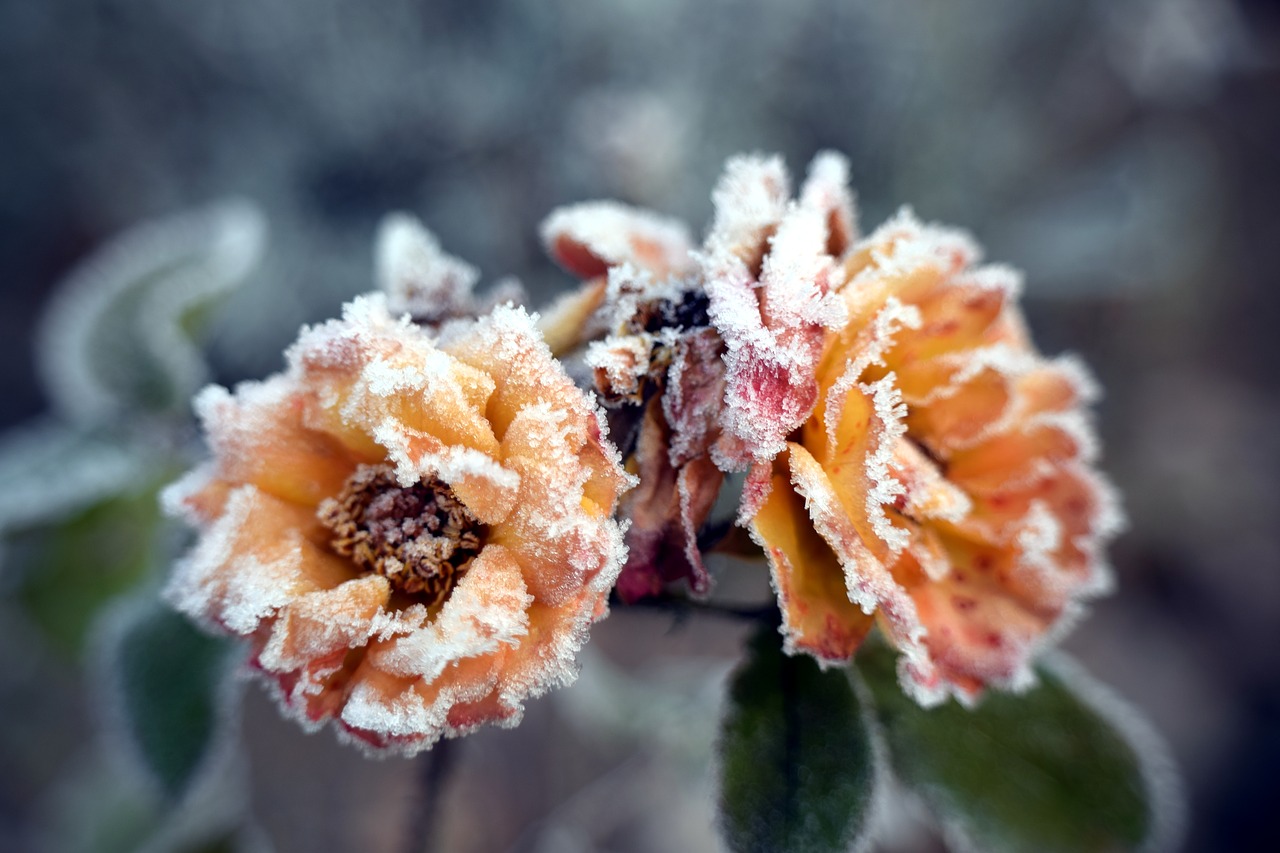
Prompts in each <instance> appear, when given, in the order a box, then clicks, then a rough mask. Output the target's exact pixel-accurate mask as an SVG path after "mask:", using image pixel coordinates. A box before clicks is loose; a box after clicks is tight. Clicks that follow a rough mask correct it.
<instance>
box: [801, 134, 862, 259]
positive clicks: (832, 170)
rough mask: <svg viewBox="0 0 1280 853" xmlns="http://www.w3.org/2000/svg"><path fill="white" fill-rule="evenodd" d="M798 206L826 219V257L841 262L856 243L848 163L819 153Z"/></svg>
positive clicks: (837, 155) (856, 219) (854, 209)
mask: <svg viewBox="0 0 1280 853" xmlns="http://www.w3.org/2000/svg"><path fill="white" fill-rule="evenodd" d="M800 204H801V205H802V206H803V207H807V208H810V209H812V210H816V211H818V212H819V213H820V214H821V215H822V216H823V217H824V218H825V219H826V227H827V246H826V253H827V254H828V255H830V256H831V257H833V258H837V259H839V258H843V257H844V255H845V253H846V252H848V251H849V250H850V249H851V248H853V245H854V243H855V242H856V241H857V239H858V215H857V211H856V206H855V204H854V199H853V191H852V190H850V189H849V161H848V160H847V159H845V157H844V156H843V155H841V154H837V153H836V152H834V151H822V152H820V153H819V154H818V155H817V156H816V157H814V158H813V162H812V163H810V164H809V174H808V176H807V177H806V178H805V181H804V186H803V187H801V188H800Z"/></svg>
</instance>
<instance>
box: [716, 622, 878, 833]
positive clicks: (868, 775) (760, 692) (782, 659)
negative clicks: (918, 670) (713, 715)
mask: <svg viewBox="0 0 1280 853" xmlns="http://www.w3.org/2000/svg"><path fill="white" fill-rule="evenodd" d="M781 646H782V641H781V638H780V637H779V636H778V633H777V631H776V630H774V629H773V628H766V629H764V630H762V631H761V632H760V633H759V634H758V635H757V636H756V637H755V638H754V639H753V640H752V641H751V644H750V646H749V656H748V658H747V660H746V662H745V664H744V665H743V666H742V667H741V668H740V669H739V670H738V672H737V673H736V674H735V675H734V677H733V680H732V683H731V685H730V688H729V703H728V711H727V713H726V716H725V719H724V722H723V728H722V733H721V739H720V773H721V780H720V823H721V828H722V830H723V832H724V836H725V840H726V841H727V842H728V844H729V847H730V848H731V849H733V850H735V851H782V853H789V852H790V851H815V853H816V852H817V851H847V850H851V849H856V848H858V847H859V846H860V845H863V844H865V843H866V841H867V833H868V831H869V829H870V823H871V820H870V818H871V811H872V804H873V801H874V795H875V785H876V766H875V760H876V750H875V749H874V747H873V740H872V737H873V736H872V733H871V732H870V730H869V729H868V727H867V725H866V719H865V716H864V712H863V709H862V706H861V703H860V702H859V701H858V699H857V697H856V696H855V695H854V692H853V690H852V688H851V686H850V683H849V681H848V678H847V677H846V676H845V674H844V673H842V672H837V671H830V672H823V671H822V670H820V669H819V668H818V665H817V664H816V663H814V661H813V660H812V659H810V658H808V657H794V658H792V657H787V656H786V655H784V654H783V653H782V648H781Z"/></svg>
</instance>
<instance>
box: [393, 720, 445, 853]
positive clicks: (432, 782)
mask: <svg viewBox="0 0 1280 853" xmlns="http://www.w3.org/2000/svg"><path fill="white" fill-rule="evenodd" d="M456 748H457V747H456V744H454V742H453V741H452V740H449V739H442V740H440V741H438V742H437V743H436V745H435V746H434V747H432V749H431V752H430V753H428V754H426V755H423V756H421V757H419V758H418V759H417V764H418V766H417V767H415V768H414V770H415V771H416V772H415V775H416V782H417V798H416V801H415V802H414V803H413V804H411V806H410V813H409V831H408V834H407V836H406V837H405V839H404V850H405V853H420V851H432V850H439V849H440V842H441V840H442V839H441V838H440V829H441V821H440V815H441V811H440V803H441V801H442V800H443V799H444V789H445V785H446V783H447V781H448V776H449V771H450V769H451V768H452V767H453V763H454V757H455V756H454V750H455V749H456Z"/></svg>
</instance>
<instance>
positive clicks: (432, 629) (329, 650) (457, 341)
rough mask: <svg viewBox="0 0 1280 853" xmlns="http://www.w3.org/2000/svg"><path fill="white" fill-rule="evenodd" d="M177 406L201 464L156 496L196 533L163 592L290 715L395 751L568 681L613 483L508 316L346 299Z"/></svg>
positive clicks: (608, 465) (583, 635)
mask: <svg viewBox="0 0 1280 853" xmlns="http://www.w3.org/2000/svg"><path fill="white" fill-rule="evenodd" d="M196 409H197V412H198V414H199V417H200V419H201V421H202V423H203V425H204V428H205V431H206V432H207V434H208V440H209V444H210V446H211V447H212V450H213V459H212V461H211V462H210V463H209V464H208V465H207V466H206V467H205V468H203V469H200V470H198V471H196V472H193V473H192V474H190V475H188V476H187V477H186V478H185V479H183V480H182V481H180V482H179V483H177V484H175V485H174V486H172V487H170V489H169V491H168V492H167V493H166V502H167V506H168V507H169V508H170V510H171V511H172V512H175V513H179V514H181V515H183V516H184V517H185V518H187V519H188V520H189V521H190V522H191V523H192V524H193V525H194V526H195V527H196V528H197V529H198V530H199V539H198V541H197V543H196V545H195V546H194V548H193V549H192V551H191V552H190V553H189V554H188V555H187V557H186V558H185V559H184V560H183V561H181V563H180V564H179V565H178V566H177V567H176V570H175V572H174V575H173V577H172V579H171V581H170V582H169V585H168V588H167V591H166V593H167V597H168V599H169V600H170V601H171V602H172V603H173V604H174V605H175V606H176V607H177V608H178V609H180V610H181V611H183V612H185V613H187V614H189V615H190V616H192V617H193V618H195V619H197V620H199V621H200V622H202V623H204V624H206V625H208V626H211V627H213V628H216V629H219V630H222V631H225V632H227V633H230V634H234V635H238V636H241V637H245V638H247V639H248V641H249V645H250V649H251V663H252V666H253V668H254V669H256V670H257V671H258V672H260V673H261V674H262V675H263V676H264V677H265V678H266V680H267V681H268V682H269V683H271V684H272V685H275V686H276V687H277V688H278V690H277V694H278V697H279V700H280V703H281V705H282V707H283V708H284V709H285V710H286V711H288V712H289V713H290V714H292V715H293V716H295V717H297V718H298V719H299V720H300V721H302V722H303V723H304V724H307V725H311V726H318V725H320V724H322V723H324V722H325V721H327V720H334V721H335V722H336V724H337V725H338V726H339V728H340V731H342V732H345V733H348V734H349V735H350V736H352V737H353V738H355V739H356V740H357V741H358V742H360V743H361V744H363V745H365V746H367V747H369V748H372V749H375V750H394V751H399V752H403V753H414V752H417V751H420V750H422V749H425V748H427V747H429V746H430V745H431V744H432V743H434V742H435V741H436V740H438V739H439V738H440V737H442V736H446V737H451V736H455V735H459V734H463V733H466V732H468V731H471V730H473V729H475V728H476V727H478V726H480V725H482V724H485V723H497V724H500V725H508V726H510V725H514V724H515V723H516V722H518V721H519V718H520V716H521V713H522V711H523V703H524V700H525V699H526V698H528V697H531V696H537V695H539V694H541V693H543V692H544V691H546V690H548V689H550V688H552V687H555V686H558V685H562V684H567V683H569V682H570V681H572V680H573V678H574V677H575V668H574V662H573V661H574V656H575V653H576V652H577V650H578V649H579V648H580V647H581V646H582V644H583V642H585V640H586V639H587V631H588V627H589V626H590V625H591V623H593V622H594V621H596V620H598V619H600V618H601V617H603V616H604V615H605V613H606V612H607V597H608V594H609V590H610V588H611V587H612V586H613V584H614V582H615V580H616V578H617V576H618V572H619V570H620V569H621V567H622V564H623V561H624V559H625V548H624V546H623V542H622V531H621V529H620V526H619V525H618V523H617V522H615V521H613V520H612V518H611V516H612V515H613V512H614V509H615V507H616V505H617V502H618V498H619V496H620V494H621V493H622V492H623V491H625V490H626V489H627V488H628V487H629V486H630V485H631V483H632V478H631V477H630V476H629V475H627V474H626V473H625V472H624V471H623V470H622V469H621V466H620V460H619V459H618V456H617V452H616V451H615V450H614V448H613V447H612V445H611V444H609V442H608V441H607V440H606V439H605V438H604V437H603V435H602V430H601V422H600V419H599V415H598V413H597V411H596V410H595V409H594V407H593V405H592V404H591V403H590V402H589V401H588V399H587V398H586V396H585V395H584V394H583V393H582V392H581V391H579V390H578V389H577V388H575V387H574V385H573V383H572V382H571V381H570V380H569V378H568V377H567V376H566V375H565V373H564V372H563V370H562V369H561V367H560V366H559V364H558V362H556V361H555V360H554V359H553V358H552V356H551V353H550V352H549V350H548V348H547V346H546V344H545V343H544V342H543V341H542V338H541V337H540V335H539V334H538V332H537V330H536V328H535V327H534V323H533V320H532V319H531V318H530V317H529V316H527V315H526V314H525V313H524V312H523V311H522V310H520V309H514V308H509V307H504V308H498V309H496V310H495V311H494V312H493V313H492V314H491V315H489V316H487V317H484V318H482V319H480V320H478V321H458V322H455V323H454V324H452V325H450V326H449V327H448V328H447V329H446V330H445V331H444V332H442V333H441V337H439V338H433V337H431V336H430V335H429V334H428V333H427V332H425V331H423V330H422V329H421V328H419V327H418V326H415V325H413V324H411V323H410V322H409V321H408V320H407V319H399V320H397V319H394V318H392V317H391V316H390V314H389V313H388V311H387V308H386V304H385V299H384V297H382V296H381V295H379V296H371V297H363V298H358V299H356V300H355V301H354V302H352V303H351V304H350V305H348V306H347V307H346V309H345V310H344V314H343V318H342V319H341V320H334V321H330V322H327V323H324V324H322V325H319V326H316V327H313V328H308V329H304V330H303V332H302V334H301V336H300V338H299V340H298V341H297V343H296V344H294V346H293V347H292V348H291V349H290V350H289V351H288V353H287V369H286V370H285V371H284V372H283V373H280V374H277V375H275V376H272V377H270V378H268V379H266V380H265V381H262V382H250V383H244V384H242V385H240V386H238V387H237V388H236V390H235V392H234V393H228V392H227V391H226V390H225V389H223V388H219V387H210V388H208V389H206V390H205V391H204V392H202V393H201V394H200V396H199V397H198V398H197V401H196Z"/></svg>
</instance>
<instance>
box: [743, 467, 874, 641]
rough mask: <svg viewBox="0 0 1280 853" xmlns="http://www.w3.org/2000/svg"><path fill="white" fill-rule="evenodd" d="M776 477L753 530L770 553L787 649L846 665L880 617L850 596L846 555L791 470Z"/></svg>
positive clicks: (765, 549) (755, 520)
mask: <svg viewBox="0 0 1280 853" xmlns="http://www.w3.org/2000/svg"><path fill="white" fill-rule="evenodd" d="M772 480H773V481H772V484H771V487H770V488H769V490H768V495H767V497H766V498H765V499H764V500H763V501H762V502H761V505H760V508H759V510H758V511H757V512H756V513H755V514H754V516H753V517H752V521H751V533H752V536H753V537H754V538H755V539H756V541H757V542H758V543H759V544H760V546H761V547H762V548H764V551H765V554H766V555H767V556H768V558H769V566H770V571H771V576H772V579H773V586H774V590H775V591H776V592H777V595H778V605H779V607H780V608H781V610H782V617H783V622H782V629H781V630H782V634H783V637H784V641H785V649H786V651H787V653H788V654H797V653H800V652H805V653H808V654H811V655H813V656H814V657H815V658H816V659H817V660H818V662H819V663H821V664H824V665H829V664H834V665H845V664H847V663H848V662H849V660H850V658H851V657H852V656H853V653H854V652H855V651H856V650H857V648H858V646H859V645H861V643H862V639H863V638H864V637H865V636H866V634H867V632H868V631H870V630H871V627H872V625H873V624H874V621H873V619H872V617H871V616H869V615H867V613H866V612H864V610H863V609H862V608H861V607H860V606H858V605H857V604H855V603H853V602H852V601H851V600H850V598H849V595H848V591H847V588H846V585H845V579H844V571H843V569H842V568H841V565H840V561H839V559H838V557H837V556H836V554H835V552H834V551H833V550H832V549H831V546H830V545H829V544H828V543H827V542H826V540H825V539H823V538H822V537H821V536H819V535H818V533H817V531H816V530H815V529H814V526H813V522H812V520H811V519H810V517H809V512H808V509H807V508H806V506H805V501H804V498H803V497H802V496H801V495H799V494H798V493H797V492H796V490H795V489H794V487H793V486H792V483H791V478H790V476H789V474H785V473H782V472H777V473H775V474H774V475H773V477H772Z"/></svg>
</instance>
